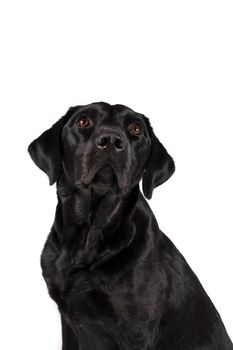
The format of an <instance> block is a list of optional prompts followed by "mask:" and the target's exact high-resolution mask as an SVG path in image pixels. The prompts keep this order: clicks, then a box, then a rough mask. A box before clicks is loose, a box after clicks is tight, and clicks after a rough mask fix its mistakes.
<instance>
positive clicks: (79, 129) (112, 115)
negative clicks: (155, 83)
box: [29, 103, 175, 198]
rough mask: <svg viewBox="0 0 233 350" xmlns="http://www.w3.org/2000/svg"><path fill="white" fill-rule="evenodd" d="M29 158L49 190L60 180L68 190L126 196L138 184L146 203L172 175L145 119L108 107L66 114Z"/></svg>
mask: <svg viewBox="0 0 233 350" xmlns="http://www.w3.org/2000/svg"><path fill="white" fill-rule="evenodd" d="M29 153H30V155H31V157H32V159H33V160H34V162H35V163H36V164H37V165H38V166H39V167H40V168H41V169H42V170H43V171H45V172H46V173H47V175H48V176H49V179H50V184H53V183H54V182H56V181H59V179H60V178H61V177H62V178H63V179H65V181H66V183H67V184H68V185H69V186H70V187H72V188H75V187H77V188H79V187H94V188H98V189H99V190H101V189H102V190H103V191H105V190H107V189H109V188H111V189H113V190H115V191H117V192H119V193H122V194H125V193H127V192H129V191H130V190H131V189H132V188H133V187H134V186H135V185H136V184H137V183H138V182H139V181H140V179H141V178H143V192H144V195H145V196H146V197H147V198H151V196H152V191H153V189H154V187H156V186H158V185H160V184H162V183H163V182H165V181H166V180H167V179H168V178H169V177H170V176H171V175H172V174H173V172H174V169H175V167H174V162H173V160H172V158H171V157H170V155H169V154H168V153H167V151H166V149H165V148H164V147H163V145H162V144H161V143H160V142H159V140H158V139H157V137H156V136H155V135H154V133H153V130H152V128H151V126H150V123H149V121H148V119H147V118H146V117H144V116H143V115H142V114H139V113H136V112H134V111H133V110H131V109H129V108H127V107H125V106H122V105H114V106H111V105H109V104H107V103H93V104H90V105H87V106H78V107H72V108H70V109H69V111H68V112H67V114H66V115H65V116H64V117H62V118H61V119H60V120H59V121H58V122H57V123H55V124H54V125H53V126H52V128H50V129H49V130H47V131H45V132H44V133H43V134H42V135H41V136H40V137H39V138H38V139H36V140H34V141H33V142H32V143H31V145H30V146H29Z"/></svg>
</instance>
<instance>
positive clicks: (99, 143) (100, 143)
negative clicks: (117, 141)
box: [96, 136, 109, 149]
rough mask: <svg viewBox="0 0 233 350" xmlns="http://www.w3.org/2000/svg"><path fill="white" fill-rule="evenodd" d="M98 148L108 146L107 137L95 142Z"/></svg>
mask: <svg viewBox="0 0 233 350" xmlns="http://www.w3.org/2000/svg"><path fill="white" fill-rule="evenodd" d="M96 145H97V147H98V148H101V149H105V148H107V147H108V146H109V138H108V137H107V136H102V137H100V138H99V139H98V141H97V142H96Z"/></svg>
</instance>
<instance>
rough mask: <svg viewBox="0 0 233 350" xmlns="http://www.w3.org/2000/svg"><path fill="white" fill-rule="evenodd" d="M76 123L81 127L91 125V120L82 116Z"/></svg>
mask: <svg viewBox="0 0 233 350" xmlns="http://www.w3.org/2000/svg"><path fill="white" fill-rule="evenodd" d="M75 125H76V126H78V127H79V128H86V127H88V126H89V125H90V121H89V120H88V119H87V118H81V119H79V120H78V121H77V122H75Z"/></svg>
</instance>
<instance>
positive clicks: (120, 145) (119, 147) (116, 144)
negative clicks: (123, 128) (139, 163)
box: [114, 137, 124, 151]
mask: <svg viewBox="0 0 233 350" xmlns="http://www.w3.org/2000/svg"><path fill="white" fill-rule="evenodd" d="M114 148H115V150H116V151H122V150H123V149H124V142H123V141H122V139H121V138H120V137H116V138H115V140H114Z"/></svg>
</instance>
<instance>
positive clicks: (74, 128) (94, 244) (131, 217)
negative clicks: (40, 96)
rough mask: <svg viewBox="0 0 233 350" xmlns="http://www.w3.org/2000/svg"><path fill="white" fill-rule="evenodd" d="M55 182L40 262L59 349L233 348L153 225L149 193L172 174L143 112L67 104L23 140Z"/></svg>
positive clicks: (204, 296) (169, 244) (184, 267)
mask: <svg viewBox="0 0 233 350" xmlns="http://www.w3.org/2000/svg"><path fill="white" fill-rule="evenodd" d="M29 153H30V155H31V157H32V159H33V161H34V162H35V163H36V165H37V166H38V167H39V168H41V169H42V170H43V171H44V172H45V173H46V174H47V175H48V177H49V180H50V185H52V184H54V183H55V182H56V184H57V197H58V204H57V208H56V215H55V220H54V223H53V226H52V228H51V232H50V234H49V236H48V239H47V241H46V243H45V246H44V249H43V252H42V256H41V266H42V270H43V276H44V278H45V281H46V283H47V286H48V290H49V294H50V296H51V297H52V298H53V300H55V302H56V303H57V305H58V308H59V311H60V313H61V322H62V340H63V347H62V349H63V350H78V349H79V350H117V349H118V350H126V349H127V350H139V349H140V350H142V349H143V350H146V349H147V350H152V349H153V350H155V349H160V350H189V349H190V350H191V349H192V350H194V349H195V350H207V349H211V350H214V349H216V350H217V349H218V350H228V349H229V350H230V349H233V345H232V342H231V340H230V338H229V337H228V335H227V332H226V330H225V328H224V325H223V323H222V321H221V318H220V316H219V314H218V312H217V311H216V309H215V307H214V305H213V304H212V302H211V300H210V299H209V297H208V296H207V294H206V293H205V291H204V289H203V287H202V286H201V284H200V282H199V280H198V278H197V277H196V276H195V274H194V273H193V271H192V270H191V269H190V267H189V265H188V264H187V262H186V261H185V259H184V258H183V256H182V255H181V254H180V252H179V251H178V250H177V249H176V247H175V246H174V245H173V243H172V242H171V241H170V240H169V239H168V238H167V237H166V236H165V235H164V233H163V232H161V230H160V229H159V226H158V224H157V221H156V219H155V217H154V215H153V213H152V211H151V209H150V207H149V205H148V203H147V201H146V200H145V199H144V197H143V195H142V193H141V192H140V189H139V182H140V180H141V179H142V189H143V193H144V196H145V197H146V198H148V199H150V198H151V196H152V191H153V189H154V188H155V187H156V186H159V185H161V184H162V183H164V182H165V181H166V180H168V179H169V177H170V176H171V175H172V174H173V173H174V170H175V166H174V162H173V159H172V158H171V156H170V155H169V154H168V153H167V151H166V149H165V148H164V147H163V145H162V144H161V143H160V142H159V140H158V139H157V137H156V136H155V134H154V133H153V130H152V128H151V126H150V123H149V120H148V119H147V118H146V117H145V116H143V115H142V114H139V113H136V112H134V111H133V110H131V109H129V108H127V107H125V106H122V105H109V104H107V103H103V102H101V103H93V104H90V105H87V106H78V107H72V108H70V109H69V110H68V112H67V113H66V115H65V116H63V117H62V118H61V119H60V120H58V122H56V123H55V124H54V125H53V126H52V127H51V128H50V129H49V130H47V131H45V132H44V133H43V134H42V135H41V136H40V137H39V138H37V139H36V140H34V141H33V142H32V143H31V144H30V146H29Z"/></svg>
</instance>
